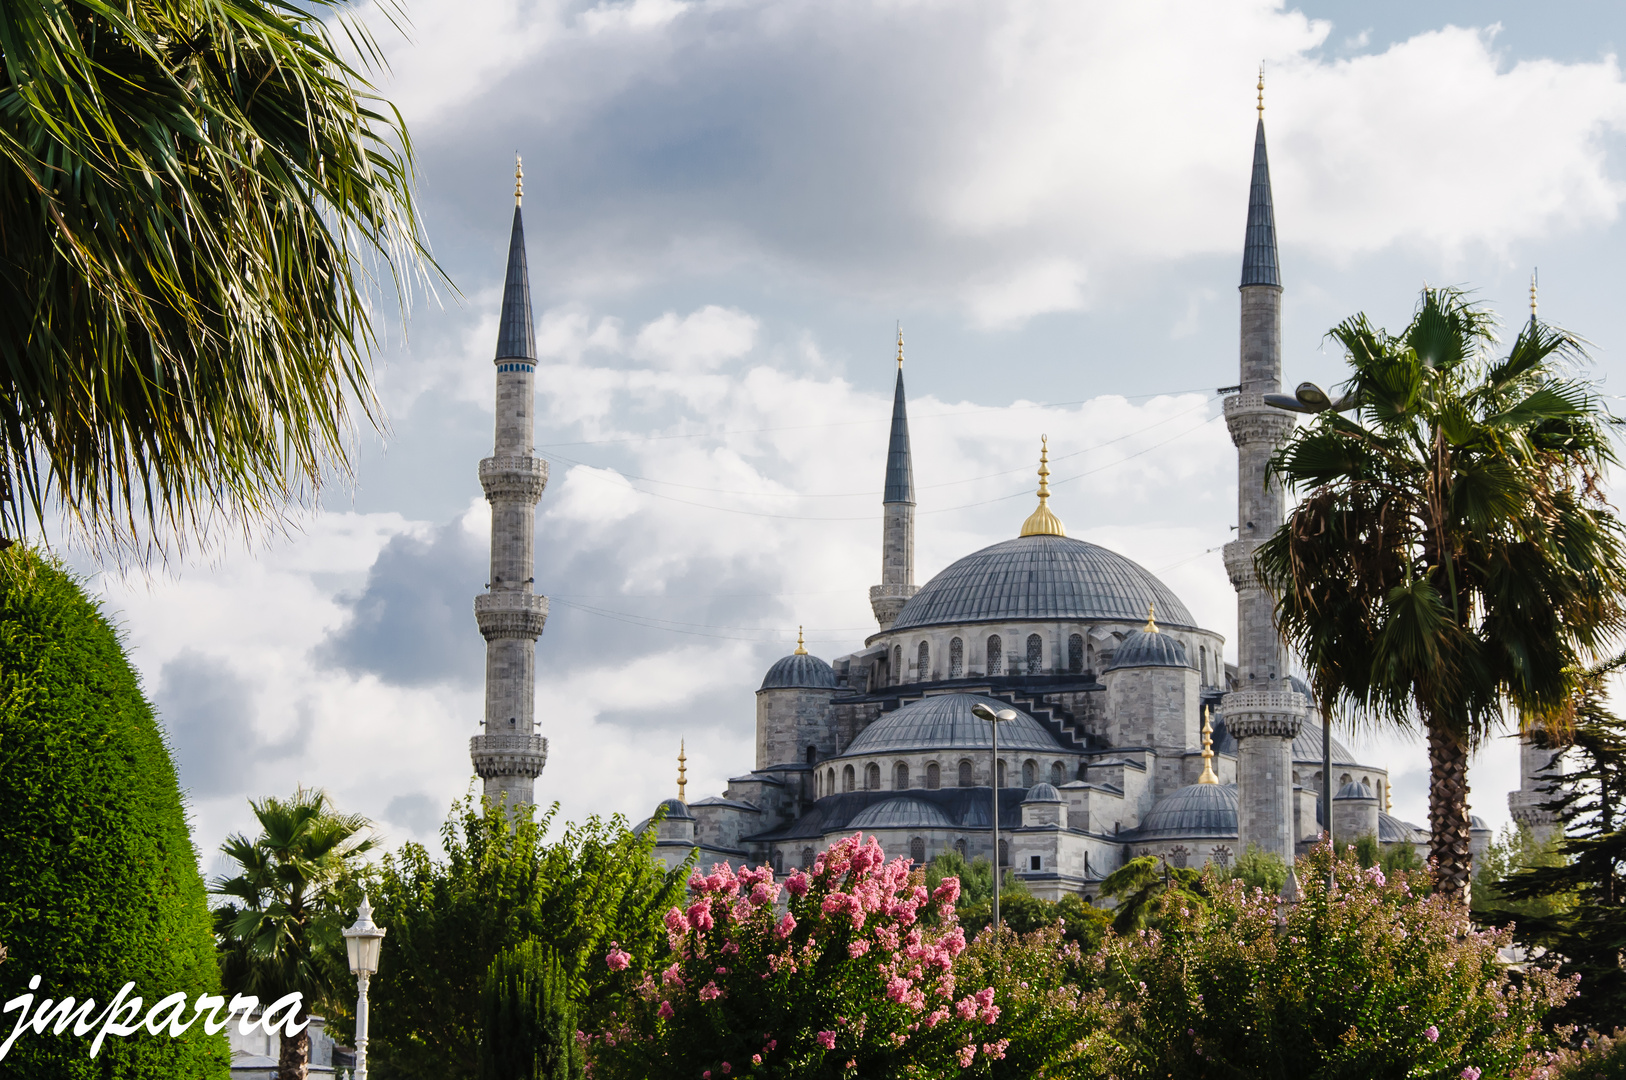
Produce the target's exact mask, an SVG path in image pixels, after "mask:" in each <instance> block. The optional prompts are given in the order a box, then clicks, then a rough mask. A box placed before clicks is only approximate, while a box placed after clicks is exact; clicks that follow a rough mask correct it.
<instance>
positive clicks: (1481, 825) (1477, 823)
mask: <svg viewBox="0 0 1626 1080" xmlns="http://www.w3.org/2000/svg"><path fill="white" fill-rule="evenodd" d="M1468 831H1469V832H1490V831H1491V827H1490V826H1489V825H1487V824H1485V819H1484V818H1482V817H1480V816H1479V815H1478V814H1470V815H1468Z"/></svg>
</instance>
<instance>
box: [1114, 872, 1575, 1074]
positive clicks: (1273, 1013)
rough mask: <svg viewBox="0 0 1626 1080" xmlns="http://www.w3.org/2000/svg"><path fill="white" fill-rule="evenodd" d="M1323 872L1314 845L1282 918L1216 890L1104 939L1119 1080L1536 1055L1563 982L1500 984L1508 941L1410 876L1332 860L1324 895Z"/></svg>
mask: <svg viewBox="0 0 1626 1080" xmlns="http://www.w3.org/2000/svg"><path fill="white" fill-rule="evenodd" d="M1327 859H1328V851H1327V848H1326V847H1325V846H1322V847H1321V848H1319V849H1318V850H1317V851H1316V853H1315V854H1314V856H1313V857H1311V858H1307V859H1302V860H1300V862H1299V865H1298V875H1299V878H1300V880H1301V881H1303V882H1305V883H1306V887H1305V890H1304V898H1303V900H1302V901H1301V902H1300V903H1298V904H1297V905H1294V906H1292V908H1291V909H1289V910H1286V911H1284V910H1283V906H1282V905H1281V904H1280V903H1279V900H1278V898H1277V897H1275V896H1272V895H1269V894H1264V893H1257V892H1255V891H1254V890H1252V889H1250V888H1247V887H1246V886H1244V885H1243V884H1242V883H1241V882H1237V881H1231V882H1224V883H1220V884H1218V885H1216V887H1215V889H1214V891H1213V892H1212V894H1211V895H1210V896H1209V898H1208V900H1207V903H1206V904H1205V905H1203V906H1190V907H1185V908H1181V909H1179V910H1178V911H1177V912H1176V914H1178V916H1179V917H1178V918H1168V919H1165V920H1163V923H1162V926H1161V928H1160V929H1159V930H1157V931H1154V932H1152V933H1149V934H1146V935H1134V936H1128V937H1114V938H1109V939H1108V941H1107V944H1106V945H1105V946H1104V947H1103V953H1104V960H1105V964H1104V967H1103V970H1102V974H1101V977H1102V979H1103V980H1104V983H1103V985H1104V986H1105V988H1106V989H1107V990H1108V992H1109V994H1110V995H1111V997H1112V998H1113V999H1114V1000H1115V1001H1116V1002H1117V1003H1118V1004H1119V1005H1120V1006H1121V1007H1122V1012H1121V1014H1119V1016H1118V1020H1117V1022H1118V1028H1117V1031H1118V1038H1119V1041H1120V1043H1121V1045H1122V1046H1123V1047H1124V1048H1125V1051H1126V1053H1127V1054H1128V1056H1129V1058H1130V1063H1129V1064H1127V1065H1125V1066H1123V1067H1120V1068H1118V1069H1116V1070H1115V1071H1114V1075H1117V1076H1134V1077H1148V1078H1150V1077H1177V1078H1186V1077H1193V1078H1195V1077H1241V1076H1246V1077H1250V1078H1255V1077H1256V1078H1261V1080H1303V1078H1306V1077H1350V1078H1356V1077H1359V1078H1363V1080H1366V1078H1371V1080H1391V1078H1392V1080H1401V1078H1403V1077H1440V1078H1445V1077H1452V1078H1455V1077H1458V1076H1468V1075H1471V1076H1478V1075H1480V1071H1482V1072H1483V1074H1484V1075H1485V1076H1487V1077H1498V1076H1506V1075H1508V1073H1509V1072H1510V1071H1511V1070H1512V1069H1513V1068H1515V1067H1517V1066H1519V1065H1520V1063H1521V1062H1523V1061H1524V1060H1525V1059H1526V1055H1527V1054H1528V1053H1529V1052H1530V1051H1531V1050H1532V1049H1534V1048H1538V1047H1540V1046H1541V1045H1542V1036H1541V1034H1540V1025H1541V1021H1542V1020H1543V1019H1544V1017H1545V1016H1546V1015H1547V1013H1548V1012H1549V1010H1551V1009H1552V1008H1553V1007H1554V1006H1556V1005H1558V1004H1559V1003H1561V1002H1562V1001H1563V1000H1564V999H1565V998H1566V997H1567V996H1568V994H1569V993H1570V986H1569V984H1568V983H1567V982H1566V981H1565V980H1561V979H1559V978H1557V977H1556V976H1554V975H1552V974H1550V973H1547V972H1543V971H1540V970H1533V971H1531V972H1528V973H1527V974H1525V975H1524V976H1523V978H1522V979H1521V980H1519V981H1518V982H1514V981H1512V980H1510V977H1509V971H1508V969H1507V967H1506V965H1504V964H1503V963H1502V961H1501V959H1500V958H1499V957H1498V955H1497V949H1498V947H1501V946H1505V945H1506V944H1507V942H1508V940H1509V939H1508V936H1507V935H1506V934H1505V933H1493V932H1484V931H1475V930H1474V929H1473V928H1472V927H1471V926H1470V925H1469V924H1468V923H1467V921H1466V919H1465V918H1464V912H1463V909H1462V908H1461V906H1460V905H1459V904H1457V903H1456V902H1455V901H1454V900H1452V899H1449V898H1446V897H1440V896H1435V895H1425V894H1422V893H1420V892H1418V891H1417V890H1415V889H1414V888H1413V887H1412V882H1411V879H1409V878H1406V877H1400V878H1397V879H1395V880H1393V881H1390V880H1387V879H1386V878H1385V876H1384V874H1383V872H1382V871H1381V870H1378V869H1376V868H1372V869H1366V870H1363V869H1361V868H1360V867H1359V866H1358V865H1356V863H1355V862H1354V861H1353V860H1349V859H1341V860H1339V861H1338V863H1337V867H1336V871H1335V874H1336V877H1335V887H1334V889H1333V890H1332V891H1331V892H1330V893H1329V892H1328V891H1327V890H1326V889H1325V888H1324V887H1323V886H1322V885H1321V883H1322V882H1323V881H1324V880H1325V877H1326V873H1327ZM1431 1029H1432V1030H1431ZM1469 1067H1472V1069H1474V1070H1479V1071H1476V1072H1473V1073H1467V1072H1464V1071H1463V1070H1465V1069H1467V1068H1469Z"/></svg>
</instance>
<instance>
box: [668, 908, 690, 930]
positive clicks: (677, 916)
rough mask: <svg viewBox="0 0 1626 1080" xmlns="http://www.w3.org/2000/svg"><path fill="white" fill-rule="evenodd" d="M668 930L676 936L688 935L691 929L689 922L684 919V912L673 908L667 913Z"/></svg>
mask: <svg viewBox="0 0 1626 1080" xmlns="http://www.w3.org/2000/svg"><path fill="white" fill-rule="evenodd" d="M666 929H668V930H670V931H671V932H672V933H674V934H682V933H686V932H688V929H689V920H688V919H686V918H685V917H684V915H683V912H682V911H680V910H679V909H677V908H673V909H672V910H670V911H668V912H667V913H666Z"/></svg>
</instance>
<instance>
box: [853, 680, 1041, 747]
mask: <svg viewBox="0 0 1626 1080" xmlns="http://www.w3.org/2000/svg"><path fill="white" fill-rule="evenodd" d="M979 702H980V703H981V704H984V705H987V706H988V707H989V708H991V709H993V710H994V711H996V712H997V711H999V710H1000V709H1008V708H1010V706H1009V705H1006V704H1005V703H1004V702H1003V701H997V700H995V699H994V698H991V697H983V696H982V695H981V694H933V695H931V696H930V697H924V698H921V699H920V700H919V701H911V702H910V703H909V704H907V705H905V706H903V707H902V708H901V709H896V710H894V711H892V712H889V713H882V714H881V717H880V719H878V720H876V721H875V722H874V723H873V724H871V725H870V726H869V727H867V728H865V729H864V730H863V731H861V732H859V733H858V738H856V739H854V740H853V741H852V742H851V743H850V744H848V746H847V750H846V753H844V754H843V755H842V756H843V757H862V756H864V755H868V754H893V753H903V752H907V751H914V750H987V749H991V748H992V744H993V737H992V735H991V734H990V733H989V723H988V721H986V720H983V719H980V718H978V717H976V716H973V715H972V713H971V709H972V707H973V706H975V705H977V704H978V703H979ZM999 745H1000V747H1001V749H1006V748H1008V749H1011V750H1043V751H1045V752H1047V753H1054V752H1056V751H1059V750H1061V746H1060V745H1059V744H1058V743H1057V742H1056V739H1055V736H1053V735H1051V734H1050V732H1048V731H1046V730H1045V729H1044V726H1043V725H1042V724H1040V723H1039V721H1037V720H1035V719H1034V718H1033V717H1031V716H1029V715H1028V714H1027V713H1025V712H1023V711H1022V710H1021V709H1017V710H1016V719H1015V720H1007V721H1006V722H1004V723H1003V724H1000V725H999Z"/></svg>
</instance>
